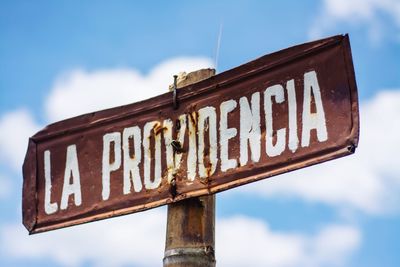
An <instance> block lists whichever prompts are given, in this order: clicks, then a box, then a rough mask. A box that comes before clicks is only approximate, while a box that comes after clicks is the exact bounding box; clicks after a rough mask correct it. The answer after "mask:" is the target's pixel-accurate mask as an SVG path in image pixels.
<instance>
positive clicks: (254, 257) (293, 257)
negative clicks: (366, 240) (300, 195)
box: [0, 209, 361, 267]
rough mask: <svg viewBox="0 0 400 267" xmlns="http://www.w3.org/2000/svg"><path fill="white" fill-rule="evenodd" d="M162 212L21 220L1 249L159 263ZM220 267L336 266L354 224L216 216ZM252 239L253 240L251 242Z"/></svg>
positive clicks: (5, 232) (100, 262)
mask: <svg viewBox="0 0 400 267" xmlns="http://www.w3.org/2000/svg"><path fill="white" fill-rule="evenodd" d="M165 227H166V212H165V209H155V210H152V211H147V212H145V213H139V214H134V215H129V216H124V217H121V218H115V219H111V220H107V221H103V222H98V223H91V224H88V225H81V226H76V227H72V228H67V229H62V230H57V231H54V232H48V233H44V234H39V235H33V236H28V235H27V232H26V231H25V230H24V229H23V227H22V226H20V225H18V226H17V225H9V226H6V227H3V229H2V230H1V232H0V238H1V246H0V248H1V250H2V251H3V252H4V253H7V255H9V256H11V257H12V258H16V259H25V260H37V261H39V260H43V259H47V260H48V259H52V260H53V261H55V262H57V263H59V264H61V265H62V266H82V265H83V264H84V263H85V262H86V263H87V262H90V263H93V264H94V266H123V265H127V264H134V265H137V266H160V265H161V264H162V258H163V252H164V244H165V243H164V242H165ZM216 228H217V231H216V232H217V240H216V242H217V244H216V253H217V262H218V266H255V267H256V266H274V267H291V266H293V267H294V266H309V267H312V266H337V265H340V264H341V263H345V262H346V260H347V257H348V256H349V255H350V254H351V253H353V252H354V251H355V250H356V249H357V248H358V246H359V244H360V239H361V236H360V233H359V231H358V229H357V228H354V227H351V226H345V225H328V226H326V227H324V228H322V229H321V230H320V231H319V232H317V233H316V234H314V235H305V234H301V233H284V232H275V231H272V230H271V229H270V228H269V226H268V225H267V224H265V223H264V222H263V221H260V220H256V219H253V218H248V217H232V218H225V219H221V220H217V226H216ZM250 244H251V245H250Z"/></svg>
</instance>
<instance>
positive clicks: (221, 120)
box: [22, 35, 359, 233]
mask: <svg viewBox="0 0 400 267" xmlns="http://www.w3.org/2000/svg"><path fill="white" fill-rule="evenodd" d="M132 90H134V88H133V89H132ZM177 99H178V101H179V106H178V108H176V109H174V106H173V102H172V101H173V97H172V93H171V92H169V93H165V94H163V95H160V96H157V97H154V98H151V99H148V100H145V101H141V102H137V103H134V104H130V105H126V106H121V107H116V108H112V109H107V110H102V111H98V112H94V113H89V114H85V115H82V116H78V117H75V118H71V119H67V120H64V121H61V122H57V123H54V124H51V125H49V126H47V127H46V128H44V129H43V130H42V131H40V132H38V133H37V134H35V135H34V136H33V137H31V138H30V140H29V146H28V151H27V154H26V158H25V162H24V166H23V175H24V184H23V203H22V205H23V223H24V225H25V226H26V228H27V229H28V231H29V232H30V233H38V232H43V231H48V230H53V229H57V228H61V227H66V226H70V225H75V224H80V223H85V222H90V221H95V220H99V219H104V218H109V217H113V216H118V215H123V214H128V213H133V212H137V211H142V210H146V209H149V208H153V207H157V206H160V205H164V204H168V203H171V202H175V201H179V200H182V199H186V198H190V197H195V196H201V195H207V194H213V193H216V192H219V191H223V190H227V189H230V188H233V187H236V186H240V185H243V184H247V183H250V182H254V181H257V180H260V179H264V178H268V177H271V176H273V175H277V174H281V173H285V172H288V171H292V170H296V169H299V168H302V167H306V166H310V165H313V164H318V163H321V162H324V161H327V160H330V159H334V158H338V157H341V156H345V155H348V154H351V153H354V150H355V147H356V146H357V143H358V128H359V120H358V102H357V101H358V100H357V88H356V82H355V77H354V69H353V63H352V58H351V51H350V44H349V38H348V36H347V35H340V36H334V37H330V38H327V39H323V40H319V41H315V42H311V43H306V44H302V45H298V46H294V47H291V48H288V49H285V50H282V51H279V52H275V53H272V54H270V55H266V56H263V57H261V58H259V59H256V60H254V61H251V62H249V63H246V64H244V65H241V66H239V67H236V68H234V69H231V70H228V71H226V72H223V73H221V74H218V75H216V76H213V77H211V78H208V79H206V80H203V81H200V82H198V83H195V84H192V85H188V86H185V87H183V88H181V89H180V90H179V92H178V96H177Z"/></svg>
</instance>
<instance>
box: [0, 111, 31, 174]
mask: <svg viewBox="0 0 400 267" xmlns="http://www.w3.org/2000/svg"><path fill="white" fill-rule="evenodd" d="M38 129H39V126H38V125H37V124H36V123H35V121H34V120H33V118H32V115H31V114H30V113H29V112H28V111H27V110H25V109H18V110H15V111H12V112H9V113H5V114H3V115H2V116H1V117H0V160H1V161H2V162H3V164H6V165H10V166H11V167H12V168H13V169H14V170H16V171H21V168H22V162H23V160H24V156H25V152H26V150H27V147H28V139H29V137H30V136H32V135H33V134H34V133H35V132H36V131H37V130H38Z"/></svg>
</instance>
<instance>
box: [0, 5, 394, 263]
mask: <svg viewBox="0 0 400 267" xmlns="http://www.w3.org/2000/svg"><path fill="white" fill-rule="evenodd" d="M399 18H400V1H396V0H381V1H378V0H364V1H363V0H354V1H350V0H347V1H346V0H337V1H335V0H324V1H316V0H312V1H311V0H310V1H301V2H300V1H274V2H273V1H235V2H233V1H198V2H194V1H193V2H191V1H159V2H155V1H145V2H143V3H139V2H134V1H113V2H110V1H84V2H83V3H82V2H81V1H57V2H55V1H36V2H32V1H2V2H1V3H0V207H1V215H0V266H160V264H161V260H162V253H163V245H164V243H163V242H164V236H165V233H164V232H165V228H164V227H165V215H166V213H165V208H158V209H155V210H152V211H148V212H144V213H139V214H134V215H128V216H124V217H122V218H116V219H111V220H107V221H103V222H96V223H92V224H88V225H85V226H77V227H73V228H70V229H65V230H58V231H54V232H51V233H45V234H40V235H36V236H28V235H27V232H26V231H25V229H24V228H23V226H22V224H21V216H20V214H21V210H20V202H21V194H20V191H21V184H22V174H21V165H22V160H23V156H24V154H25V151H26V146H27V140H28V137H29V136H31V135H33V134H34V133H35V131H37V130H38V129H40V128H42V127H43V126H45V125H46V124H48V123H51V122H53V121H56V120H59V119H62V118H65V117H69V116H72V115H77V114H81V113H83V112H88V111H92V110H97V109H102V108H106V107H110V106H115V105H120V104H124V103H129V102H135V101H138V100H141V99H145V98H148V97H150V96H153V95H157V94H160V93H162V92H165V91H166V90H167V86H168V84H169V83H170V82H171V81H172V74H175V73H176V72H178V71H183V70H186V71H188V70H191V69H193V70H194V69H196V68H199V67H205V66H210V65H213V64H215V61H216V60H215V55H216V50H217V49H216V48H217V40H218V34H219V32H220V29H222V30H221V33H222V35H221V42H220V49H219V57H218V66H217V71H218V72H221V71H224V70H228V69H230V68H232V67H235V66H237V65H240V64H242V63H245V62H247V61H249V60H251V59H255V58H257V57H259V56H262V55H264V54H267V53H270V52H273V51H276V50H280V49H283V48H286V47H289V46H292V45H295V44H299V43H303V42H307V41H310V40H314V39H318V38H322V37H326V36H329V35H334V34H341V33H349V34H350V41H351V46H352V52H353V61H354V66H355V71H356V79H357V84H358V90H359V98H360V102H361V109H360V116H361V133H360V147H359V150H358V151H357V152H356V154H355V155H353V156H350V157H346V158H343V159H340V160H335V161H332V162H329V163H325V164H321V165H320V166H316V167H310V168H307V169H304V170H300V171H297V172H293V173H290V174H287V175H281V176H279V177H275V178H272V179H268V180H264V181H261V182H257V183H256V184H252V185H247V186H243V187H241V188H237V189H233V190H230V191H228V192H224V193H221V194H218V197H217V218H218V219H217V247H216V251H217V261H218V263H219V264H220V266H243V265H245V264H248V266H277V267H280V266H321V267H325V266H326V267H327V266H354V267H357V266H360V267H361V266H363V267H370V266H371V267H372V266H387V267H391V266H399V264H400V254H399V253H398V251H399V250H400V242H399V241H398V238H399V237H400V227H399V225H400V209H399V206H400V205H399V203H400V197H399V196H400V166H399V165H400V164H399V163H400V161H399V159H398V154H397V153H398V151H399V149H400V142H399V141H398V137H397V136H398V132H399V131H400V119H399V117H400V60H399V59H400V20H399ZM111 96H112V97H111ZM127 96H128V97H127ZM78 97H79V100H76V99H77V98H78ZM131 226H132V227H131ZM133 226H134V227H133ZM110 229H112V230H110ZM99 232H101V233H103V234H102V235H99V234H98V233H99ZM234 233H235V234H234ZM233 244H235V246H234V245H233ZM236 249H241V252H243V250H244V253H237V251H236ZM107 253H109V254H107ZM242 254H244V255H242Z"/></svg>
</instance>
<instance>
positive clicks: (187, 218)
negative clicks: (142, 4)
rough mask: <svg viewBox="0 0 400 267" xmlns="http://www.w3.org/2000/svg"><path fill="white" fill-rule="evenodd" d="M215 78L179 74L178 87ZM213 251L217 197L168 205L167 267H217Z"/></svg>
mask: <svg viewBox="0 0 400 267" xmlns="http://www.w3.org/2000/svg"><path fill="white" fill-rule="evenodd" d="M213 75H215V70H214V69H203V70H198V71H194V72H191V73H189V74H186V73H180V75H178V82H177V86H176V87H177V88H179V87H183V86H185V85H189V84H193V83H195V82H198V81H200V80H204V79H206V78H209V77H211V76H213ZM175 141H176V143H178V144H179V145H177V144H175V146H176V148H175V150H176V151H181V153H183V152H184V151H182V150H183V148H182V147H181V145H180V143H179V142H178V140H175ZM173 179H174V178H173ZM173 181H174V180H173ZM214 247H215V195H206V196H201V197H192V198H188V199H184V200H181V201H178V202H174V203H170V204H169V205H168V219H167V231H166V237H165V252H164V259H163V266H164V267H181V266H185V267H197V266H201V267H214V266H215V251H214Z"/></svg>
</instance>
